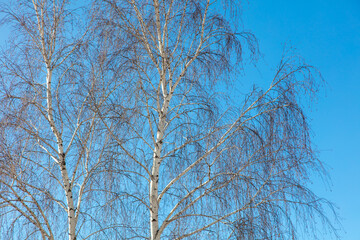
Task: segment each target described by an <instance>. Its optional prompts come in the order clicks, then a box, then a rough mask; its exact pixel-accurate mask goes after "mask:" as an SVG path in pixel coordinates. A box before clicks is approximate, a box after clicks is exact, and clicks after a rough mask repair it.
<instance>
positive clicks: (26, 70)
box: [0, 0, 120, 240]
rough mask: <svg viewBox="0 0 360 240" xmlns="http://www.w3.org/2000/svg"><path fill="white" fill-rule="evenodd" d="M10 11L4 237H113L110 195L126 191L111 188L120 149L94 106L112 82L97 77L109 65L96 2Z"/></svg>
mask: <svg viewBox="0 0 360 240" xmlns="http://www.w3.org/2000/svg"><path fill="white" fill-rule="evenodd" d="M1 10H2V14H3V15H2V17H3V22H4V23H6V24H8V26H9V27H12V29H13V34H12V35H11V36H12V39H11V41H8V47H7V48H3V51H2V54H1V58H0V62H1V68H0V77H1V90H0V92H1V113H0V136H1V143H0V152H1V159H0V166H1V170H0V208H1V227H0V235H1V236H2V238H6V239H67V238H68V239H69V240H75V239H86V238H94V237H96V236H97V237H98V235H99V234H105V235H106V234H108V233H109V232H111V231H113V229H114V222H113V221H111V220H110V219H108V221H106V222H105V221H103V219H104V216H108V215H109V213H108V212H107V211H106V209H104V208H106V207H107V206H108V204H109V202H108V201H107V199H113V198H116V196H117V198H120V196H118V195H116V196H115V194H112V193H111V192H110V191H106V196H105V194H103V193H104V192H105V190H106V189H107V187H106V184H108V183H107V182H106V180H107V179H106V176H108V172H109V171H110V170H109V168H108V166H109V165H110V164H108V162H109V161H111V159H112V158H113V156H114V153H113V152H114V151H113V150H112V149H113V148H114V147H113V146H112V144H111V139H110V138H111V135H109V134H108V133H107V130H106V128H105V127H104V126H103V125H102V122H101V121H100V119H99V118H98V117H97V114H96V113H95V112H94V109H93V107H92V104H90V103H91V102H93V101H94V102H96V101H97V103H99V104H100V102H101V101H102V100H101V99H102V97H105V96H103V95H102V94H101V89H102V88H106V85H103V86H101V87H99V86H98V84H97V79H98V77H99V76H101V71H100V70H99V69H101V68H102V67H103V66H104V65H105V63H104V62H102V61H101V50H100V47H99V44H96V43H95V42H96V41H95V40H94V39H93V36H92V35H91V34H90V33H91V31H92V28H91V24H92V17H91V8H90V7H88V6H79V5H74V4H73V5H70V4H69V3H68V1H50V0H49V1H48V0H39V1H38V0H34V1H17V2H12V3H11V4H9V5H3V6H2V9H1ZM10 24H11V25H10ZM89 53H91V54H89ZM95 92H96V94H95ZM105 163H106V164H105ZM114 236H116V235H114Z"/></svg>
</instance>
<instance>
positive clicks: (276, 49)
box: [0, 0, 360, 240]
mask: <svg viewBox="0 0 360 240" xmlns="http://www.w3.org/2000/svg"><path fill="white" fill-rule="evenodd" d="M242 8H243V13H242V19H243V26H244V28H245V29H246V30H249V31H251V32H253V33H254V34H255V35H256V37H257V38H258V40H259V46H260V51H261V53H262V58H260V59H259V61H258V63H257V68H254V67H253V66H251V65H248V66H247V67H246V68H245V76H244V79H246V78H248V79H254V81H257V82H258V81H262V80H264V81H268V80H269V79H270V78H271V77H272V74H273V71H272V70H274V69H275V66H276V64H277V63H278V62H279V60H280V58H281V55H282V51H283V48H284V45H285V44H286V45H288V46H289V45H291V46H293V47H295V48H296V52H297V53H298V54H299V55H301V56H302V57H304V58H305V60H306V61H307V62H308V63H309V64H311V65H314V66H315V67H317V68H318V69H319V70H320V72H321V73H322V75H323V77H324V79H325V80H326V82H327V86H326V87H325V88H324V89H323V90H322V91H321V92H320V94H319V98H318V101H317V102H316V103H315V105H314V106H313V108H312V109H311V110H308V111H307V113H308V115H309V116H310V118H311V119H312V121H311V124H312V130H313V134H314V142H315V144H316V145H317V148H318V150H319V151H320V152H319V157H320V159H321V160H322V161H323V162H324V163H325V164H326V165H327V166H328V168H329V173H330V176H331V180H332V181H331V189H332V190H331V191H330V189H328V188H325V187H324V185H323V184H322V183H320V182H318V181H319V180H318V179H314V184H313V185H312V188H313V190H314V191H315V192H316V193H318V194H319V195H320V196H323V197H325V198H327V199H329V200H330V201H332V202H334V203H335V204H336V205H337V206H338V207H339V215H340V217H341V221H342V225H343V228H344V230H343V231H341V232H340V237H341V239H343V240H360V200H359V199H360V90H359V89H360V1H359V0H343V1H339V0H337V1H334V0H326V1H325V0H301V1H300V0H293V1H280V0H263V1H260V0H253V1H249V2H244V3H243V5H242ZM4 36H5V31H4V28H0V44H2V43H3V40H4Z"/></svg>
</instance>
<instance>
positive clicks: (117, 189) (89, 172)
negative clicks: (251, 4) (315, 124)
mask: <svg viewBox="0 0 360 240" xmlns="http://www.w3.org/2000/svg"><path fill="white" fill-rule="evenodd" d="M239 4H240V2H239V1H235V0H224V1H220V0H218V1H216V0H214V1H210V0H206V1H193V0H166V1H160V0H153V1H147V0H122V1H120V0H118V1H117V0H99V1H94V4H93V5H92V11H90V10H89V8H88V9H86V11H83V12H82V15H81V17H80V14H79V12H80V11H81V8H77V7H76V6H75V5H73V6H71V5H69V4H68V3H67V1H59V2H58V1H45V0H43V1H33V2H32V3H31V4H30V3H28V2H27V1H24V2H21V4H20V5H19V6H18V7H16V9H15V8H11V7H8V8H4V10H3V12H5V13H6V18H5V20H6V22H8V23H9V22H10V23H13V24H14V26H16V27H17V28H18V32H17V33H16V35H17V36H18V40H14V41H13V45H12V48H11V49H10V50H9V51H7V52H4V54H3V56H4V57H3V58H2V60H1V61H2V68H1V80H2V82H1V84H2V89H1V94H2V95H1V104H2V106H4V110H3V111H2V112H1V116H0V117H1V132H0V133H1V138H2V141H1V146H0V154H1V155H0V157H1V159H0V164H1V172H0V174H1V175H0V181H1V187H0V198H1V202H0V207H1V209H2V210H1V211H2V213H1V214H2V216H4V218H3V219H5V220H3V219H2V222H3V225H2V227H1V228H0V229H1V230H0V232H1V233H3V234H4V236H7V237H8V238H11V237H12V238H15V239H17V238H24V239H26V238H35V239H36V238H39V237H40V236H41V237H42V239H63V238H65V236H66V234H68V237H69V239H70V240H73V239H76V238H77V239H136V238H138V239H151V240H156V239H161V238H162V239H183V238H187V239H206V238H209V239H296V238H297V236H298V234H299V231H300V230H299V228H298V227H299V226H300V227H303V229H304V230H305V231H309V232H310V233H316V231H315V230H316V229H312V228H311V227H312V226H313V225H312V224H313V222H315V221H316V220H318V219H321V220H323V221H324V226H329V227H330V228H331V223H330V222H329V221H328V220H327V218H326V216H325V215H324V214H323V213H324V209H323V207H325V206H326V204H327V202H326V201H324V200H321V199H319V198H318V197H317V196H316V195H315V194H313V193H312V192H311V191H310V190H309V189H308V188H307V184H308V182H309V174H311V173H312V172H318V173H320V174H322V173H323V168H322V165H321V163H320V162H319V160H318V159H317V157H316V154H315V153H314V151H313V148H312V143H311V138H310V136H309V132H310V130H309V126H308V120H307V118H306V116H305V115H304V113H303V111H302V105H301V100H302V99H303V98H304V96H312V95H313V94H314V93H316V91H317V88H318V82H317V79H315V78H316V75H317V73H316V70H315V69H313V68H312V67H311V66H309V65H307V64H305V63H304V62H303V61H302V60H301V59H300V58H296V57H287V55H284V57H283V58H282V60H281V62H280V63H279V66H278V68H277V72H276V73H275V76H274V78H273V79H272V81H271V83H270V86H269V87H268V88H267V89H265V90H262V89H259V88H255V87H254V88H253V89H251V90H250V91H249V93H248V94H247V95H246V96H242V97H243V99H242V100H237V102H236V104H235V106H230V105H229V104H227V100H228V99H231V97H230V96H227V97H222V94H220V93H221V92H225V93H226V92H227V91H226V87H227V86H231V84H234V82H235V81H237V76H236V75H237V73H239V70H241V64H242V61H243V60H242V57H243V55H244V52H249V55H250V56H251V57H256V55H257V42H256V39H255V37H254V36H253V35H252V34H251V33H249V32H245V31H241V30H238V29H237V27H236V25H235V24H236V21H234V23H235V24H234V23H231V22H230V21H232V19H235V18H236V14H237V13H236V11H237V10H239ZM220 9H222V10H221V11H220ZM225 9H235V10H234V11H230V12H225ZM92 14H94V15H92ZM314 77H315V78H314ZM240 97H241V96H240ZM240 97H239V98H237V99H240ZM330 207H331V205H330ZM22 226H26V227H25V228H23V227H22Z"/></svg>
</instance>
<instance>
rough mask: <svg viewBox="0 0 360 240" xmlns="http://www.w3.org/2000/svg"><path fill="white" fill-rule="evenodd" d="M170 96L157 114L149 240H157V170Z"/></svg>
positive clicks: (151, 183) (151, 181)
mask: <svg viewBox="0 0 360 240" xmlns="http://www.w3.org/2000/svg"><path fill="white" fill-rule="evenodd" d="M170 99H171V95H167V96H166V97H165V99H164V102H163V107H162V108H161V111H160V113H159V124H158V128H157V133H156V143H155V148H154V154H153V166H152V170H151V180H150V232H151V240H159V239H160V234H159V201H158V185H159V170H160V165H161V160H162V159H161V149H162V147H163V138H164V132H165V128H166V113H167V111H168V108H169V102H170Z"/></svg>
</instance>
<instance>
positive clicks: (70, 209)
mask: <svg viewBox="0 0 360 240" xmlns="http://www.w3.org/2000/svg"><path fill="white" fill-rule="evenodd" d="M51 80H52V70H51V68H50V67H47V75H46V87H47V90H46V100H47V118H48V121H49V123H50V127H51V130H52V132H53V133H54V135H55V137H56V141H57V146H58V156H59V166H60V171H61V177H62V181H63V184H64V190H65V195H66V201H67V214H68V226H69V229H68V232H69V240H76V232H75V229H76V219H75V209H74V200H73V194H72V185H71V182H70V179H69V175H68V171H67V169H66V161H65V152H64V145H63V140H62V136H61V134H60V132H59V130H58V129H57V127H56V125H55V120H54V115H53V114H54V113H53V107H52V106H53V104H52V94H51Z"/></svg>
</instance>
